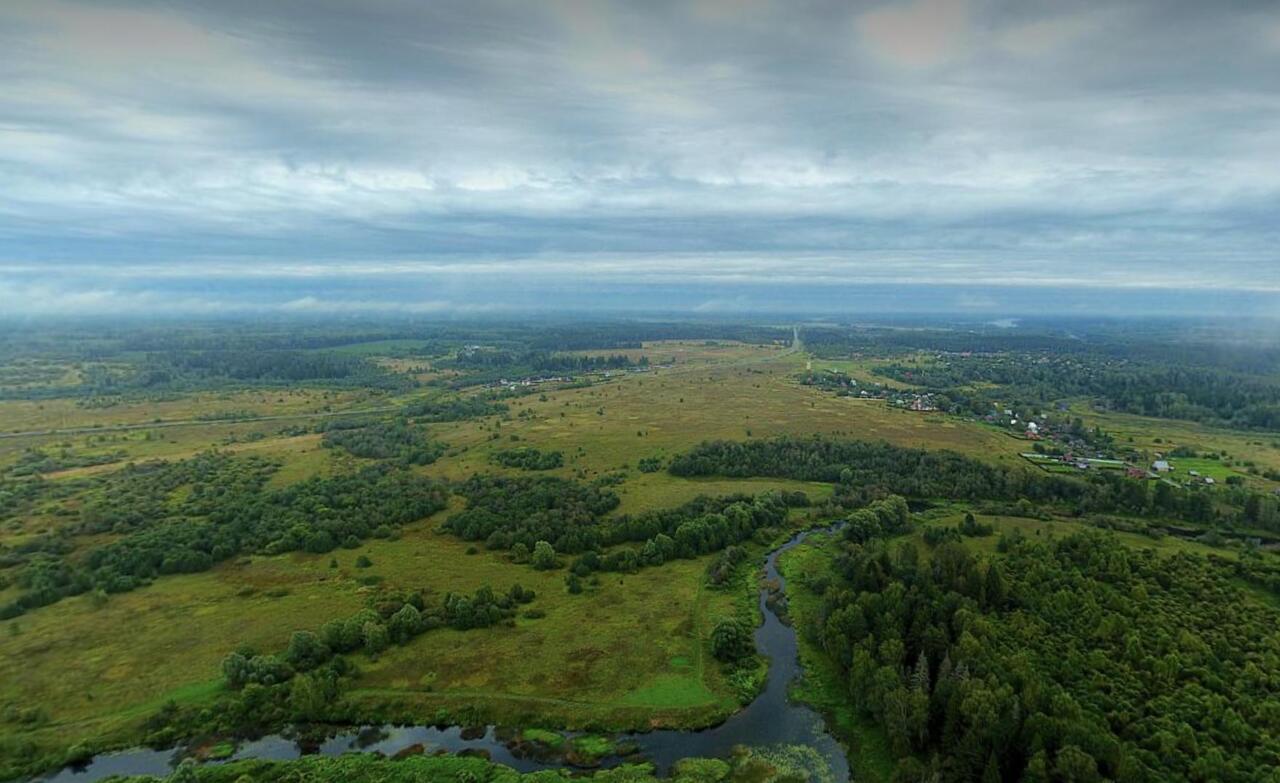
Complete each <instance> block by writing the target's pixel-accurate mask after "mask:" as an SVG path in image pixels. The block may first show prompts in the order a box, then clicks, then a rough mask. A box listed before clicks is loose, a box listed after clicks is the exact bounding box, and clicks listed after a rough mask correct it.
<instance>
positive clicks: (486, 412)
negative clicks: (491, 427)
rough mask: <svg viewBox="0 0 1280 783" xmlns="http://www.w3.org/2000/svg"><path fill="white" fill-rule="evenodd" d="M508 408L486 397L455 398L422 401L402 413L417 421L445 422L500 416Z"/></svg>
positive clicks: (404, 409) (409, 405) (411, 404)
mask: <svg viewBox="0 0 1280 783" xmlns="http://www.w3.org/2000/svg"><path fill="white" fill-rule="evenodd" d="M507 410H508V408H507V406H506V405H505V404H503V403H501V402H498V401H496V400H490V399H486V398H484V397H454V398H452V399H448V400H422V401H420V402H411V403H409V404H408V405H406V406H404V408H403V409H402V411H401V412H402V413H403V414H404V415H405V416H409V417H410V418H413V419H415V420H417V421H425V422H443V421H465V420H466V419H479V418H481V417H484V416H500V415H502V414H504V413H506V412H507Z"/></svg>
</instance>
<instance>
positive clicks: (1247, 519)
mask: <svg viewBox="0 0 1280 783" xmlns="http://www.w3.org/2000/svg"><path fill="white" fill-rule="evenodd" d="M668 470H669V471H670V472H671V473H673V474H674V475H677V476H711V475H721V476H732V477H736V478H747V477H752V476H769V477H775V478H792V479H801V480H804V481H829V482H834V483H836V484H837V487H836V493H835V501H836V502H837V503H839V504H840V505H843V506H845V507H849V508H852V507H856V506H859V505H865V504H866V503H867V502H869V501H871V500H874V499H875V498H876V497H878V496H881V495H884V494H899V495H904V496H906V497H910V498H921V499H930V498H944V499H949V500H971V501H992V502H994V503H996V504H997V505H995V506H993V510H997V508H998V509H999V510H1001V511H1003V512H1005V513H1011V514H1019V515H1022V516H1028V515H1031V514H1032V513H1033V511H1034V510H1035V509H1036V508H1037V506H1038V505H1040V504H1045V503H1049V504H1056V505H1059V506H1061V507H1063V509H1064V510H1066V511H1068V512H1069V513H1072V514H1075V515H1085V514H1090V513H1123V514H1134V515H1143V516H1149V517H1154V518H1164V519H1167V518H1173V519H1182V520H1187V521H1190V522H1195V523H1199V524H1202V525H1220V524H1228V525H1237V524H1247V525H1250V526H1257V527H1264V528H1268V529H1272V530H1277V529H1280V508H1278V507H1277V504H1276V501H1275V499H1274V498H1269V497H1266V496H1264V495H1259V494H1257V493H1254V492H1250V491H1247V490H1243V489H1238V490H1234V489H1233V490H1230V491H1226V492H1215V491H1212V490H1210V489H1208V488H1204V487H1196V488H1182V487H1175V486H1172V485H1170V484H1168V483H1166V482H1159V481H1157V482H1146V481H1135V480H1132V479H1129V478H1126V477H1125V476H1122V475H1118V474H1116V473H1114V472H1108V471H1095V472H1093V473H1090V474H1089V475H1087V476H1085V477H1083V478H1077V477H1067V476H1058V475H1052V474H1045V473H1042V472H1040V471H1033V470H1030V469H1027V468H1023V467H1000V466H996V465H991V464H988V463H986V462H982V461H980V460H976V459H972V458H970V457H965V456H962V455H960V454H956V453H954V452H950V451H926V450H923V449H912V448H904V447H901V446H893V445H890V444H888V443H884V442H868V441H857V440H834V439H829V438H822V437H813V438H789V437H782V438H775V439H772V440H751V441H746V442H741V443H739V442H731V441H711V442H706V443H702V444H701V445H699V446H697V447H695V448H694V449H692V450H691V451H689V452H686V453H685V454H681V455H679V456H677V457H676V458H675V459H673V460H672V461H671V464H670V465H669V467H668Z"/></svg>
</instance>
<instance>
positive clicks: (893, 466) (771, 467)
mask: <svg viewBox="0 0 1280 783" xmlns="http://www.w3.org/2000/svg"><path fill="white" fill-rule="evenodd" d="M667 470H669V471H670V472H671V473H672V474H673V475H676V476H711V475H721V476H731V477H735V478H747V477H751V476H769V477H774V478H792V479H801V480H804V481H827V482H833V483H836V482H838V483H841V484H844V485H849V486H853V487H857V488H858V491H861V492H872V491H881V492H884V493H893V494H899V495H905V496H907V497H917V498H950V499H970V500H973V499H1004V500H1017V499H1018V498H1024V497H1025V498H1029V499H1031V500H1036V501H1040V500H1050V501H1073V500H1076V499H1079V498H1081V497H1082V496H1083V495H1084V490H1085V485H1084V484H1083V482H1080V481H1074V480H1070V479H1067V478H1063V477H1059V476H1051V475H1046V474H1043V473H1033V472H1031V471H1029V470H1011V469H1006V468H1000V467H996V466H994V465H990V464H988V463H985V462H981V461H979V460H976V459H971V458H969V457H964V456H962V455H960V454H957V453H955V452H951V451H926V450H924V449H911V448H904V447H900V446H892V445H890V444H888V443H884V442H870V441H858V440H834V439H829V438H820V437H813V438H790V437H782V438H775V439H771V440H751V441H746V442H741V443H739V442H732V441H708V442H704V443H702V444H700V445H699V446H696V447H694V448H693V449H692V450H690V451H688V452H686V453H684V454H681V455H679V456H677V457H676V458H674V459H673V460H672V461H671V464H670V465H669V466H668V468H667Z"/></svg>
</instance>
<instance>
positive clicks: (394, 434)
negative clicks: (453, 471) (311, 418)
mask: <svg viewBox="0 0 1280 783" xmlns="http://www.w3.org/2000/svg"><path fill="white" fill-rule="evenodd" d="M321 444H322V445H324V447H325V448H340V449H342V450H344V451H346V452H347V453H349V454H352V455H353V456H356V457H366V458H368V459H382V460H393V461H395V462H397V463H399V464H402V465H430V464H431V463H433V462H435V461H436V460H437V459H439V458H440V456H441V455H442V454H444V451H445V447H444V444H443V443H440V442H439V441H435V440H432V439H431V438H430V437H429V436H428V435H427V431H426V429H425V428H424V427H421V426H416V425H413V424H410V423H408V422H406V421H404V420H402V419H394V420H392V421H384V422H375V423H372V424H365V425H364V426H360V427H337V428H331V429H326V430H325V433H324V436H323V438H321Z"/></svg>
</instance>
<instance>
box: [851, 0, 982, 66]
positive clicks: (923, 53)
mask: <svg viewBox="0 0 1280 783" xmlns="http://www.w3.org/2000/svg"><path fill="white" fill-rule="evenodd" d="M968 26H969V14H968V4H967V3H966V2H965V0H913V2H907V3H895V4H891V5H887V6H885V7H882V8H878V9H876V10H874V11H868V12H867V13H865V14H863V15H862V16H860V17H858V20H857V29H858V32H859V33H860V34H861V36H862V41H863V43H865V44H867V45H868V46H869V47H870V48H871V50H872V51H873V52H875V53H876V54H877V55H878V56H880V57H882V58H883V59H885V60H887V61H888V62H890V63H893V64H894V65H899V66H904V67H907V68H934V67H937V66H939V65H944V64H946V63H949V62H951V61H953V60H955V59H956V58H957V57H959V56H960V55H961V54H962V53H963V52H964V50H965V46H966V43H967V40H968V37H969V35H968V32H969V31H968Z"/></svg>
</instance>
